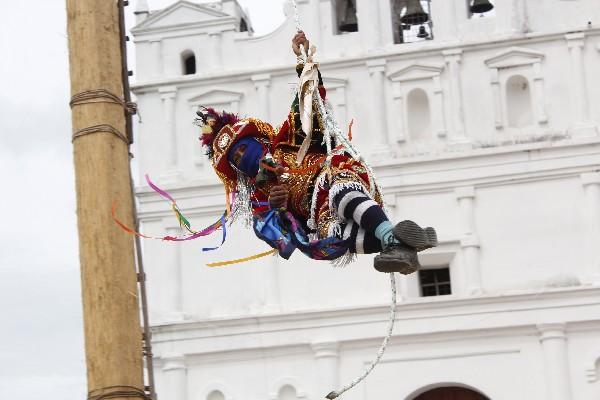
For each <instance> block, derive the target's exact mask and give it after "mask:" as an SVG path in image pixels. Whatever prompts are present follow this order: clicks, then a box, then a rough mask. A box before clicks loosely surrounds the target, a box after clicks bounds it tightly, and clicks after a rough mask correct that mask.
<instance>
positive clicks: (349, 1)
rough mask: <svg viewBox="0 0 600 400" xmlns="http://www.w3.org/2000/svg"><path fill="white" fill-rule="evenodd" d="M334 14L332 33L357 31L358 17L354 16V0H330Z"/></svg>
mask: <svg viewBox="0 0 600 400" xmlns="http://www.w3.org/2000/svg"><path fill="white" fill-rule="evenodd" d="M332 4H333V7H334V16H335V28H334V32H333V33H334V34H336V35H338V34H340V33H344V32H358V18H357V16H356V0H335V1H332Z"/></svg>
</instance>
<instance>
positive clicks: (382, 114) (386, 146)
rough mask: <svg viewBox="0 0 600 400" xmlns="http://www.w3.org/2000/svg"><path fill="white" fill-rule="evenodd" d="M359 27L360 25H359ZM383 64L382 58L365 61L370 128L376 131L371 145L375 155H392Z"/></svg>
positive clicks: (384, 62)
mask: <svg viewBox="0 0 600 400" xmlns="http://www.w3.org/2000/svg"><path fill="white" fill-rule="evenodd" d="M359 29H360V25H359ZM385 64H386V61H385V60H383V59H380V60H373V61H368V62H367V68H368V70H369V75H370V76H371V83H372V85H371V87H372V92H371V99H372V102H371V104H372V107H373V108H372V112H371V116H372V117H371V118H370V119H369V124H370V128H371V129H372V130H373V131H374V132H376V133H375V134H376V135H377V137H376V138H374V139H375V140H376V141H377V142H376V145H375V146H374V147H373V151H374V153H375V155H376V156H384V157H385V156H387V157H390V156H392V155H393V151H392V149H391V147H390V142H389V140H388V134H389V132H388V127H387V113H386V102H385V81H384V78H385Z"/></svg>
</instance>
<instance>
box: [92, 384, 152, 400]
mask: <svg viewBox="0 0 600 400" xmlns="http://www.w3.org/2000/svg"><path fill="white" fill-rule="evenodd" d="M122 397H132V398H138V399H143V400H152V398H151V397H150V396H148V394H146V392H145V391H143V390H142V389H139V388H137V387H134V386H127V385H121V386H106V387H103V388H100V389H96V390H92V391H90V392H89V393H88V397H87V400H105V399H115V398H122Z"/></svg>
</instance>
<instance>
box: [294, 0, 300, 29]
mask: <svg viewBox="0 0 600 400" xmlns="http://www.w3.org/2000/svg"><path fill="white" fill-rule="evenodd" d="M292 4H293V5H294V19H295V20H296V31H297V32H300V31H301V30H302V27H301V26H300V13H299V12H298V4H296V0H292Z"/></svg>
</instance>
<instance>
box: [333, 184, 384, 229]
mask: <svg viewBox="0 0 600 400" xmlns="http://www.w3.org/2000/svg"><path fill="white" fill-rule="evenodd" d="M334 206H335V207H336V212H337V215H338V216H339V217H340V218H341V219H342V220H345V221H354V222H355V223H357V224H358V225H359V226H360V227H361V228H363V229H364V230H365V231H366V232H368V233H370V234H372V235H374V234H375V229H376V228H377V227H378V226H379V224H381V223H382V222H385V221H387V220H388V218H387V216H386V215H385V213H384V212H383V210H382V209H381V206H380V205H379V204H377V202H376V201H374V200H373V199H371V198H370V197H369V196H367V195H366V194H364V193H363V192H360V191H358V190H356V189H352V188H348V189H344V190H342V191H340V192H339V193H338V194H337V195H336V196H335V198H334Z"/></svg>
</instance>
